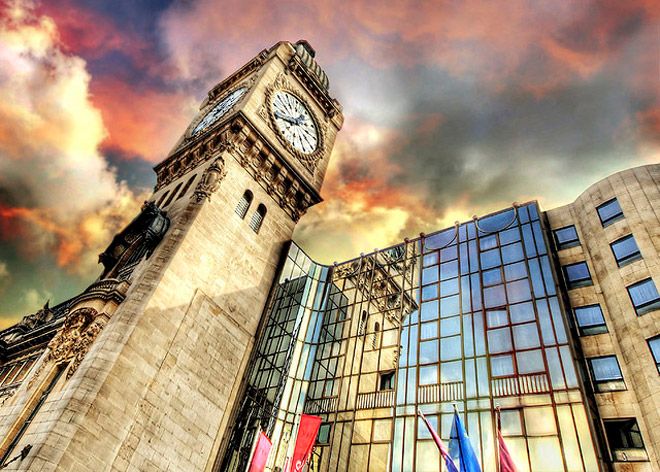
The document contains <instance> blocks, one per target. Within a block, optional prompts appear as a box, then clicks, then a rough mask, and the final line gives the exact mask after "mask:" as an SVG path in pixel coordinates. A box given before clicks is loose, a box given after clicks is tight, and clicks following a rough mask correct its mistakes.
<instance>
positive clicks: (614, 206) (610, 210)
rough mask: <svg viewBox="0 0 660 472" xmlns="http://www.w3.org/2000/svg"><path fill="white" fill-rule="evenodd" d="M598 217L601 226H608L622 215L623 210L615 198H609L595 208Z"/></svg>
mask: <svg viewBox="0 0 660 472" xmlns="http://www.w3.org/2000/svg"><path fill="white" fill-rule="evenodd" d="M597 211H598V217H599V218H600V221H601V223H602V224H603V226H608V225H610V224H612V223H614V222H615V221H617V220H619V219H620V218H622V217H623V211H622V210H621V207H620V206H619V202H618V200H617V199H616V198H613V199H612V200H609V201H607V202H605V203H603V204H602V205H600V206H599V207H598V208H597Z"/></svg>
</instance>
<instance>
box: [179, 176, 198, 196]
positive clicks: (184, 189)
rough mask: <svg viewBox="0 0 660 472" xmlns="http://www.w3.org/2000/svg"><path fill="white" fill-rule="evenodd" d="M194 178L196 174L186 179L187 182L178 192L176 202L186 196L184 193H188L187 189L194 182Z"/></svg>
mask: <svg viewBox="0 0 660 472" xmlns="http://www.w3.org/2000/svg"><path fill="white" fill-rule="evenodd" d="M195 177H197V174H195V175H193V176H192V177H190V178H189V179H188V181H187V182H186V185H184V186H183V188H182V189H181V192H179V196H178V197H176V199H177V200H178V199H180V198H181V197H183V196H184V195H185V194H186V192H187V191H188V189H189V188H190V186H191V185H192V183H193V181H194V180H195Z"/></svg>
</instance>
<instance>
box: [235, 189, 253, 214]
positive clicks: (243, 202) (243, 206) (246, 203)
mask: <svg viewBox="0 0 660 472" xmlns="http://www.w3.org/2000/svg"><path fill="white" fill-rule="evenodd" d="M253 198H254V195H252V192H250V191H249V190H246V191H245V193H244V194H243V196H242V197H241V199H240V200H239V202H238V205H236V214H237V215H238V216H240V217H241V219H243V218H245V215H247V212H248V209H249V208H250V205H251V204H252V199H253Z"/></svg>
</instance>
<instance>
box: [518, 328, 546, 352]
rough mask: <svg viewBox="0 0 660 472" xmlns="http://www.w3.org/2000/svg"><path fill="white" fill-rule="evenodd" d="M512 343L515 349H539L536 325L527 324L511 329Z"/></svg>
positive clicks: (539, 343)
mask: <svg viewBox="0 0 660 472" xmlns="http://www.w3.org/2000/svg"><path fill="white" fill-rule="evenodd" d="M513 341H514V344H515V346H516V349H529V348H533V347H539V346H540V345H541V342H540V341H539V333H538V330H537V328H536V323H528V324H524V325H518V326H514V327H513Z"/></svg>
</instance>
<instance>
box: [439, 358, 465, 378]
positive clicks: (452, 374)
mask: <svg viewBox="0 0 660 472" xmlns="http://www.w3.org/2000/svg"><path fill="white" fill-rule="evenodd" d="M462 380H463V363H462V362H461V361H454V362H443V363H442V367H441V368H440V381H441V382H442V383H448V382H460V381H462Z"/></svg>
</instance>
